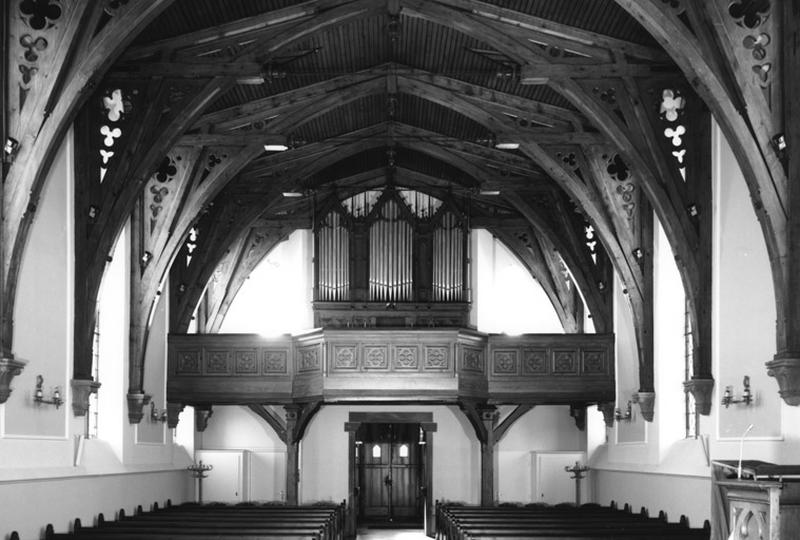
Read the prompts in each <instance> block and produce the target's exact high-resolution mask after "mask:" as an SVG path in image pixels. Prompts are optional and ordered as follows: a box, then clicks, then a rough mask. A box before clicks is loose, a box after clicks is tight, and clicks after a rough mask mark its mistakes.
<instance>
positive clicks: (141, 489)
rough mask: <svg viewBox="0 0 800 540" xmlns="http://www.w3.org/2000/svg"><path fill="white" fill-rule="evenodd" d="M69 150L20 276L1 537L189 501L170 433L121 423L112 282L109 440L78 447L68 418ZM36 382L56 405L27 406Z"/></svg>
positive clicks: (68, 147)
mask: <svg viewBox="0 0 800 540" xmlns="http://www.w3.org/2000/svg"><path fill="white" fill-rule="evenodd" d="M73 152H74V150H73V141H72V133H71V132H70V133H69V134H68V135H67V137H66V138H65V140H64V142H63V144H62V146H61V149H60V150H59V152H58V154H57V156H56V158H55V161H54V163H53V166H52V168H51V171H50V172H49V173H48V178H47V181H46V184H45V188H44V190H43V193H42V199H41V201H40V204H39V205H38V208H37V210H36V215H35V219H34V221H33V224H32V228H31V233H30V238H29V241H28V246H27V248H26V250H25V252H24V254H23V259H22V264H21V268H20V272H19V283H18V292H17V295H18V296H17V298H16V302H15V312H14V323H15V324H14V330H15V333H14V342H13V344H12V351H13V353H14V354H15V356H16V357H18V358H20V359H22V360H26V361H28V364H27V366H26V367H25V369H24V370H23V372H22V374H21V375H20V376H18V377H16V378H15V379H14V381H13V383H12V386H13V387H14V392H13V393H12V394H11V397H10V399H9V400H8V401H7V402H6V403H5V404H4V405H0V536H4V535H6V534H10V533H11V531H14V530H16V531H17V532H18V533H19V534H20V537H21V538H22V539H23V540H28V539H30V540H33V539H38V538H40V536H41V533H42V531H43V529H44V527H45V525H46V524H47V523H52V524H53V526H54V527H55V530H56V532H64V531H66V530H67V526H68V524H69V522H70V521H71V520H73V519H74V518H76V517H78V518H81V521H82V522H84V523H92V522H93V520H94V519H95V518H96V515H97V513H98V512H103V513H104V514H106V515H107V516H113V515H114V513H115V512H116V511H117V510H119V509H120V508H125V509H126V511H127V512H130V511H132V510H133V509H135V508H136V506H138V505H142V506H143V507H147V508H149V507H150V505H152V503H153V502H159V504H163V503H164V502H165V501H166V499H171V500H172V502H174V503H176V504H177V503H180V502H183V501H184V500H186V499H187V498H188V497H189V496H190V493H189V487H190V482H189V478H188V474H187V472H186V471H185V466H186V465H187V464H188V463H190V461H191V459H190V456H189V455H188V454H186V452H185V451H184V450H183V449H182V448H181V447H177V446H175V445H173V443H172V437H171V433H170V432H168V431H166V430H165V429H164V428H163V426H162V425H161V424H159V425H158V426H150V425H146V426H143V430H142V431H143V434H144V433H145V431H147V430H150V432H149V433H148V434H147V436H146V437H138V434H137V431H138V429H137V428H136V427H133V426H130V425H129V424H128V420H127V410H126V409H125V406H124V401H125V390H124V388H127V367H126V366H127V362H126V359H127V334H126V333H124V332H122V331H120V330H119V328H123V327H124V326H126V325H125V324H124V321H126V320H127V303H126V302H125V301H124V298H126V296H125V294H126V292H125V290H126V289H127V287H126V285H125V282H124V280H123V279H113V278H112V279H111V280H110V283H112V286H113V287H116V291H115V292H114V293H113V295H116V297H117V300H116V301H115V303H116V305H117V307H118V309H119V311H118V312H116V313H115V314H113V315H114V317H115V318H117V319H118V320H120V321H123V323H122V324H118V325H117V326H118V327H119V328H117V330H114V329H112V328H111V327H107V330H108V332H109V335H108V336H107V337H111V338H112V339H111V341H110V342H111V343H113V346H111V347H110V348H109V349H107V351H106V356H107V358H106V362H107V364H106V367H107V368H108V367H109V366H110V365H112V364H113V363H114V362H116V363H117V365H116V366H115V369H112V370H109V369H106V371H105V374H106V375H107V376H108V379H104V375H103V370H102V367H101V377H100V382H101V383H103V386H102V387H101V389H100V392H101V401H102V400H105V401H106V402H107V403H108V402H114V401H116V402H117V405H115V406H105V409H104V410H105V412H106V414H107V415H108V422H107V426H106V427H107V429H106V430H105V434H104V435H103V436H104V437H105V436H107V437H108V440H81V439H80V436H82V435H83V433H84V419H83V418H76V417H74V416H73V414H72V407H71V399H72V397H71V392H70V384H69V381H70V380H71V379H72V365H73V326H74V325H73V319H74V316H73V312H74V308H73V297H74V285H73V282H74V278H75V276H74V270H73V261H74V257H75V250H74V242H73V239H74V226H73V219H74V215H73V214H74V211H73V205H74V200H73V199H74V195H73V192H74V173H73V171H74V166H73ZM126 251H127V250H126V249H124V247H122V248H121V251H119V253H120V255H119V260H115V261H114V262H113V263H112V265H116V268H117V272H118V273H121V274H122V275H124V274H125V273H126V269H127V265H128V260H129V259H128V256H127V252H126ZM116 257H117V254H116V252H115V258H116ZM159 317H160V319H159V320H160V321H161V322H159V323H158V326H157V328H156V333H155V335H156V339H157V343H156V345H155V348H156V349H158V347H163V343H164V341H163V336H164V335H165V334H164V331H163V328H162V327H163V325H164V324H165V323H164V322H163V321H165V320H166V313H162V314H160V315H159ZM157 319H158V317H157ZM148 359H152V361H153V365H148V366H147V369H146V372H148V373H149V375H148V377H152V378H148V381H149V384H152V385H153V394H154V395H155V396H156V397H157V399H159V401H160V403H163V398H164V389H163V386H164V378H163V375H161V373H163V371H164V364H163V359H161V358H160V356H159V354H158V353H157V352H153V354H151V355H149V356H148ZM39 374H41V375H42V376H43V377H44V381H45V384H44V390H45V397H49V396H50V395H51V388H52V387H54V386H59V387H60V389H61V394H62V397H63V399H64V405H63V406H61V407H60V408H58V409H56V408H55V407H53V406H50V405H40V406H36V405H35V404H34V403H33V402H32V397H33V392H34V388H35V380H36V376H37V375H39ZM106 383H107V384H106ZM109 400H110V401H109ZM162 406H163V405H162ZM101 407H103V405H101ZM108 426H113V428H109V427H108ZM143 439H145V440H143Z"/></svg>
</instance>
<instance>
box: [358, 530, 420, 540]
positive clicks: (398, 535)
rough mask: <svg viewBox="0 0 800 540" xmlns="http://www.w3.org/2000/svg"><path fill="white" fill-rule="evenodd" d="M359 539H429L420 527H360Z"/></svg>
mask: <svg viewBox="0 0 800 540" xmlns="http://www.w3.org/2000/svg"><path fill="white" fill-rule="evenodd" d="M356 538H357V540H428V537H427V536H425V533H424V532H422V531H421V530H419V529H367V528H364V529H359V530H358V536H357V537H356Z"/></svg>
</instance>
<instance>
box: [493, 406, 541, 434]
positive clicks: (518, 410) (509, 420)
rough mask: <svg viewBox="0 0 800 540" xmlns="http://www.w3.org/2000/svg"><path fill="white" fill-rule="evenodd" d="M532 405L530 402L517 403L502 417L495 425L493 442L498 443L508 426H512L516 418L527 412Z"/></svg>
mask: <svg viewBox="0 0 800 540" xmlns="http://www.w3.org/2000/svg"><path fill="white" fill-rule="evenodd" d="M534 407H535V405H531V404H523V405H517V406H516V407H515V408H514V410H513V411H511V413H510V414H509V415H508V416H506V417H505V418H503V420H502V421H501V422H500V423H499V424H498V425H497V426H495V428H494V442H495V443H499V442H500V441H501V440H502V439H503V437H505V435H506V433H507V432H508V430H509V428H510V427H511V426H513V425H514V423H515V422H516V421H517V420H519V419H520V418H522V417H523V416H524V415H525V414H527V413H528V411H530V410H531V409H533V408H534Z"/></svg>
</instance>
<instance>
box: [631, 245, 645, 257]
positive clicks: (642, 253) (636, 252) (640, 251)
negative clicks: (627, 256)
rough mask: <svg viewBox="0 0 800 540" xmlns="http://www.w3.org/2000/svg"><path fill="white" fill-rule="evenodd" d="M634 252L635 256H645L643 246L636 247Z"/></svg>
mask: <svg viewBox="0 0 800 540" xmlns="http://www.w3.org/2000/svg"><path fill="white" fill-rule="evenodd" d="M632 253H633V256H634V257H636V258H637V259H641V258H642V257H644V251H642V248H636V249H634V250H633V252H632Z"/></svg>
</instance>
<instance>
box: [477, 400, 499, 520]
mask: <svg viewBox="0 0 800 540" xmlns="http://www.w3.org/2000/svg"><path fill="white" fill-rule="evenodd" d="M480 413H481V422H483V429H484V430H485V438H484V440H482V441H481V506H492V505H494V499H495V497H494V443H495V440H494V439H495V437H494V424H495V422H497V418H498V416H499V413H498V412H497V409H496V408H494V407H489V408H485V409H481V412H480Z"/></svg>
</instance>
